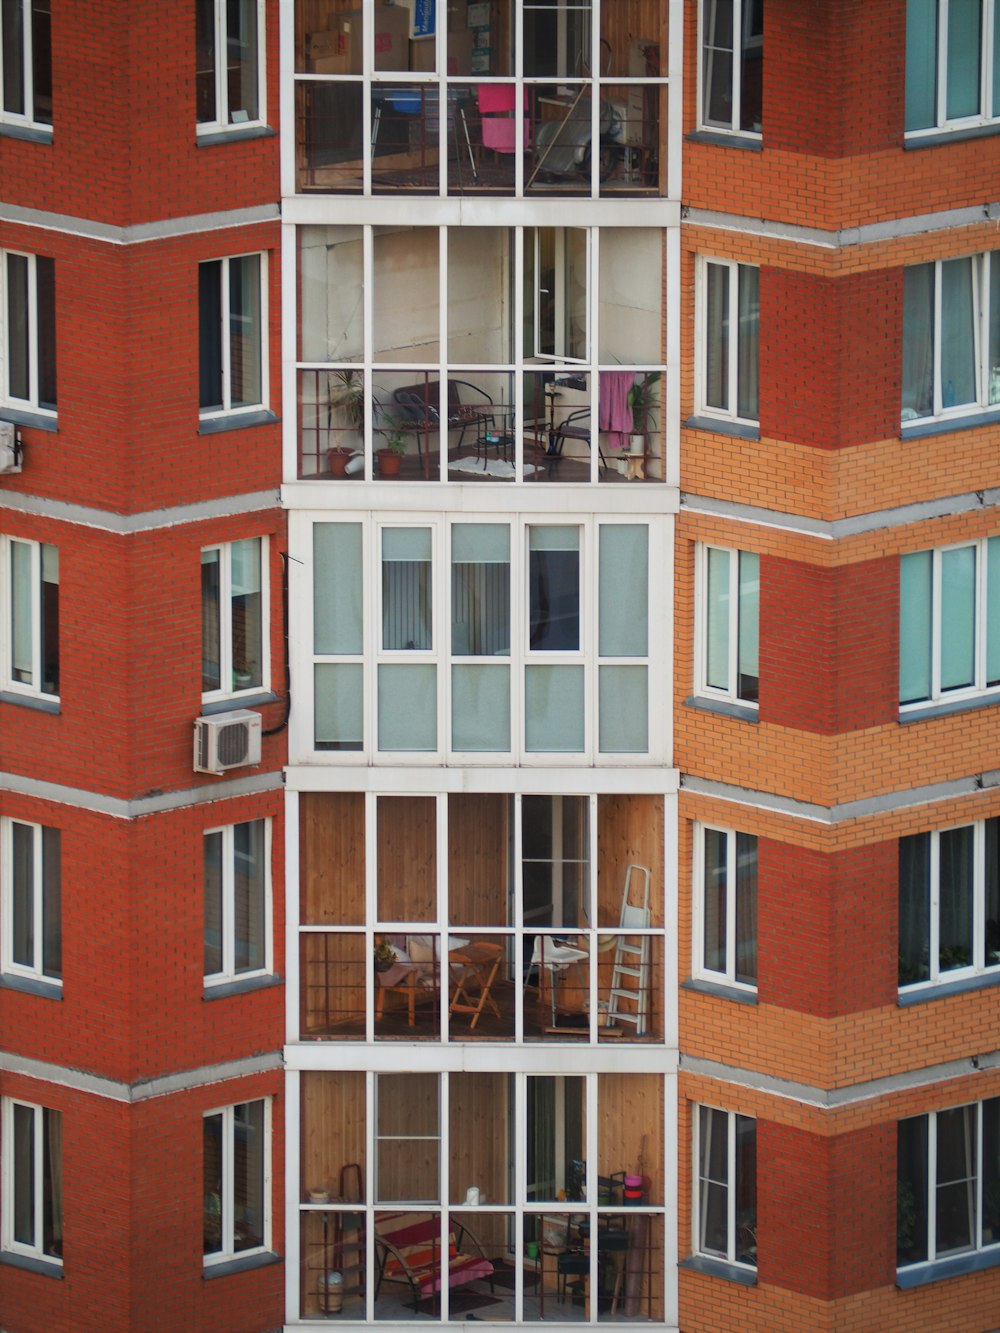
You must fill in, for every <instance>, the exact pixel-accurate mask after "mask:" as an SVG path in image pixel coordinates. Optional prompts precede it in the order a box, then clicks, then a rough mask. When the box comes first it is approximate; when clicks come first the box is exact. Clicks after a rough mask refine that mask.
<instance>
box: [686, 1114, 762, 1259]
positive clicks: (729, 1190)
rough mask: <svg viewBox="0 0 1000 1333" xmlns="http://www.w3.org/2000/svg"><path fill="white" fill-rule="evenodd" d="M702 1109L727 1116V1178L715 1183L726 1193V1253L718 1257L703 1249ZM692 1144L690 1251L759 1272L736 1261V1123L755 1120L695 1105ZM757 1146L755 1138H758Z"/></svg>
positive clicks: (692, 1121)
mask: <svg viewBox="0 0 1000 1333" xmlns="http://www.w3.org/2000/svg"><path fill="white" fill-rule="evenodd" d="M702 1109H705V1110H708V1111H711V1112H712V1113H713V1115H715V1116H719V1115H724V1116H725V1117H726V1179H725V1181H716V1182H713V1183H715V1184H720V1185H723V1186H724V1187H725V1190H726V1253H725V1254H719V1253H718V1252H717V1251H716V1250H708V1249H705V1248H703V1244H702V1230H703V1224H704V1216H703V1215H704V1211H705V1210H704V1203H703V1200H702V1191H703V1182H704V1181H705V1177H704V1176H703V1175H702V1169H701V1150H702V1142H701V1111H702ZM691 1110H692V1119H691V1128H692V1134H691V1137H692V1141H693V1144H694V1171H693V1175H692V1181H693V1184H694V1190H693V1195H694V1197H693V1199H692V1208H691V1223H692V1235H691V1248H692V1250H693V1252H694V1253H695V1254H698V1255H702V1256H704V1257H705V1258H706V1259H714V1260H716V1261H718V1262H719V1263H727V1264H732V1265H734V1266H735V1267H737V1268H741V1269H745V1270H746V1271H747V1272H749V1273H755V1272H756V1271H757V1265H756V1264H748V1263H746V1262H745V1261H743V1260H739V1259H737V1258H736V1180H737V1165H738V1164H737V1160H736V1147H737V1137H736V1122H737V1120H738V1119H742V1120H754V1119H755V1117H753V1116H741V1115H739V1113H738V1112H736V1111H724V1110H722V1109H721V1108H720V1107H716V1106H706V1107H704V1108H702V1106H701V1104H700V1103H697V1102H692V1103H691ZM755 1144H756V1139H755ZM759 1215H760V1214H759V1200H758V1215H757V1218H756V1219H755V1229H756V1226H757V1225H759Z"/></svg>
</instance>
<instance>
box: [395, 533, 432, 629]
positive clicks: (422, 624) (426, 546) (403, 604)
mask: <svg viewBox="0 0 1000 1333" xmlns="http://www.w3.org/2000/svg"><path fill="white" fill-rule="evenodd" d="M431 610H432V607H431V530H430V528H383V529H382V647H383V649H384V650H385V651H386V652H400V651H403V652H417V651H422V650H429V649H430V648H431V647H432V646H433V644H432V639H431Z"/></svg>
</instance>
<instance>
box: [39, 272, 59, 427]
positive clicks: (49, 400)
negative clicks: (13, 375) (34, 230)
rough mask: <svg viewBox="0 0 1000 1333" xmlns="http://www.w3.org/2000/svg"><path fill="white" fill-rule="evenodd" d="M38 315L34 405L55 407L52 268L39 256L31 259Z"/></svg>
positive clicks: (54, 309) (54, 335) (54, 317)
mask: <svg viewBox="0 0 1000 1333" xmlns="http://www.w3.org/2000/svg"><path fill="white" fill-rule="evenodd" d="M35 296H36V304H37V314H38V347H37V353H38V405H39V407H47V408H51V409H52V410H55V407H56V266H55V261H54V260H52V259H47V258H45V257H44V256H42V255H39V256H38V258H36V260H35Z"/></svg>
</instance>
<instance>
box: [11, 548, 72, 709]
mask: <svg viewBox="0 0 1000 1333" xmlns="http://www.w3.org/2000/svg"><path fill="white" fill-rule="evenodd" d="M17 543H20V544H21V545H22V546H27V547H28V548H29V550H30V558H31V608H30V614H31V680H30V681H27V682H25V681H22V680H15V679H14V644H13V631H12V623H11V622H12V617H13V614H14V583H13V559H12V556H11V550H12V547H13V546H14V545H15V544H17ZM45 547H48V548H49V549H50V550H52V551H54V552H55V553H56V555H55V558H56V560H58V556H59V548H58V547H56V546H52V545H51V543H48V542H36V541H32V540H30V538H27V537H5V536H0V689H3V690H7V691H9V692H10V693H12V694H23V695H27V696H29V697H31V698H36V699H47V700H50V701H51V702H53V703H55V702H58V700H59V694H58V692H55V693H53V692H51V691H48V690H46V689H45V688H44V686H45V681H44V679H43V675H44V670H43V668H44V663H43V661H42V628H43V626H42V614H43V613H42V560H43V548H45ZM56 586H60V585H59V584H58V583H57V585H56Z"/></svg>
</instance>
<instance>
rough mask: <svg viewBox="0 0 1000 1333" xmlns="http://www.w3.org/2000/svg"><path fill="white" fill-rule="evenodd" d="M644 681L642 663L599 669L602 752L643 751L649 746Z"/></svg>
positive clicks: (645, 672) (634, 752)
mask: <svg viewBox="0 0 1000 1333" xmlns="http://www.w3.org/2000/svg"><path fill="white" fill-rule="evenodd" d="M646 682H647V671H646V668H645V667H644V666H602V667H601V668H600V669H599V672H598V692H599V706H600V725H599V729H598V731H599V734H598V745H599V747H600V751H601V754H645V753H646V751H647V750H648V749H649V727H648V716H647V703H646V695H647V683H646Z"/></svg>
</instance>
